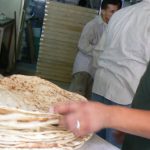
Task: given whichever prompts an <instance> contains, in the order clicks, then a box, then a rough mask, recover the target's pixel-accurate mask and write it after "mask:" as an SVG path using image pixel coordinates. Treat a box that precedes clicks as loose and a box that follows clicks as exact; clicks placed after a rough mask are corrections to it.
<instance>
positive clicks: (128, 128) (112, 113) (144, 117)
mask: <svg viewBox="0 0 150 150" xmlns="http://www.w3.org/2000/svg"><path fill="white" fill-rule="evenodd" d="M108 113H109V118H108V122H107V125H106V127H108V128H115V129H117V130H120V131H123V132H126V133H130V134H134V135H137V136H142V137H145V138H149V139H150V111H143V110H137V109H129V108H124V107H119V106H113V107H109V111H108Z"/></svg>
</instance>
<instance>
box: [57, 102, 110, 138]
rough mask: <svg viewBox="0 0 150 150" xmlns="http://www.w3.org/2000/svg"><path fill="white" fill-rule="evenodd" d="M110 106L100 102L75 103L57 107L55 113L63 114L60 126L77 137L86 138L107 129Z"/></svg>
mask: <svg viewBox="0 0 150 150" xmlns="http://www.w3.org/2000/svg"><path fill="white" fill-rule="evenodd" d="M108 109H109V106H106V105H103V104H100V103H98V102H76V103H75V102H73V103H66V104H60V105H56V106H55V107H54V112H55V113H59V114H62V115H63V117H62V118H61V119H60V125H61V126H63V127H65V128H66V129H68V130H70V131H71V132H73V133H74V134H75V135H76V136H84V135H87V134H89V133H92V132H96V131H98V130H100V129H102V128H105V127H106V125H107V124H108V120H109V119H108V118H109V113H108V112H109V111H108Z"/></svg>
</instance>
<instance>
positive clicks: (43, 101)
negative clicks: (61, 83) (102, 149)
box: [0, 75, 91, 150]
mask: <svg viewBox="0 0 150 150" xmlns="http://www.w3.org/2000/svg"><path fill="white" fill-rule="evenodd" d="M70 101H86V98H84V97H83V96H80V95H78V94H76V93H72V92H68V91H66V90H63V89H61V88H59V87H58V86H56V85H55V84H53V83H51V82H49V81H46V80H44V79H41V78H39V77H36V76H24V75H13V76H10V77H4V78H3V79H0V148H11V149H12V148H15V149H16V148H39V149H42V148H49V149H54V148H56V149H61V150H72V149H76V148H78V147H81V146H82V145H83V144H84V142H85V141H87V140H88V139H89V138H90V136H91V135H89V136H87V137H83V138H77V137H75V136H74V134H73V133H71V132H69V131H66V130H65V129H64V128H62V127H60V126H58V124H59V117H60V115H59V114H49V113H47V112H48V110H49V107H50V106H52V105H54V104H58V103H63V102H64V103H66V102H70Z"/></svg>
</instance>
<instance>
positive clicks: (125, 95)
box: [92, 0, 150, 143]
mask: <svg viewBox="0 0 150 150" xmlns="http://www.w3.org/2000/svg"><path fill="white" fill-rule="evenodd" d="M139 10H142V11H139ZM95 49H96V50H97V51H99V52H100V54H99V57H98V60H97V70H96V73H95V78H94V84H93V89H92V93H93V94H92V99H94V100H96V101H99V102H102V103H105V104H108V105H123V106H128V105H130V104H131V103H132V99H133V96H134V94H135V92H136V89H137V86H138V84H139V81H140V78H141V77H142V75H143V73H144V72H145V70H146V67H147V64H148V62H149V60H150V0H144V1H143V2H141V3H138V4H135V5H134V6H129V7H126V8H124V9H121V10H119V11H118V12H116V13H115V14H114V15H113V17H112V18H111V20H110V21H109V24H108V28H107V30H106V31H105V32H104V34H103V37H102V40H101V41H100V42H99V43H98V44H97V47H96V48H95ZM129 117H130V116H129ZM111 135H112V133H111V131H110V130H109V129H108V130H106V139H107V140H108V141H109V142H112V143H113V142H114V140H113V138H112V136H111Z"/></svg>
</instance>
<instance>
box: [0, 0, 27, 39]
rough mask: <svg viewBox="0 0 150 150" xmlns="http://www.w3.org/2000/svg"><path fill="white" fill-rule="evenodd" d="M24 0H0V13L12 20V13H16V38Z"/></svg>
mask: <svg viewBox="0 0 150 150" xmlns="http://www.w3.org/2000/svg"><path fill="white" fill-rule="evenodd" d="M23 6H24V0H0V12H3V13H4V14H5V15H6V16H8V17H10V18H14V11H16V13H17V20H16V21H17V37H18V34H19V29H20V24H21V18H22V11H23Z"/></svg>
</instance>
